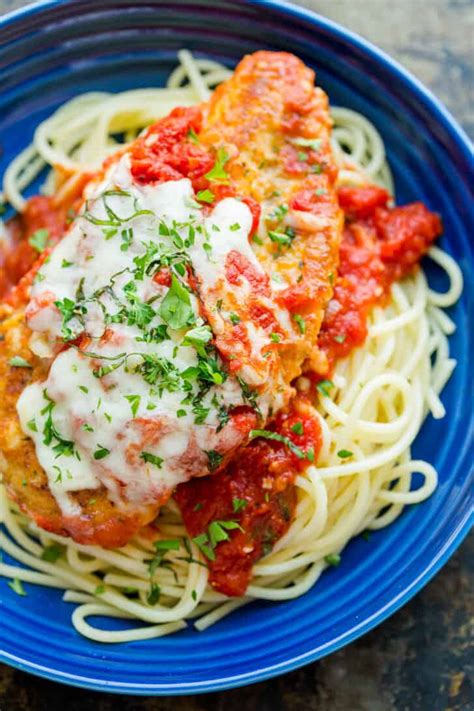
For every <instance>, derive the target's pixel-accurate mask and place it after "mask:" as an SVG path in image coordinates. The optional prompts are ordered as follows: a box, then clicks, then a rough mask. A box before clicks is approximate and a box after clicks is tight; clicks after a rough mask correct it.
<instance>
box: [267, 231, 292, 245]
mask: <svg viewBox="0 0 474 711" xmlns="http://www.w3.org/2000/svg"><path fill="white" fill-rule="evenodd" d="M268 236H269V237H270V239H271V241H272V242H276V243H277V244H286V245H288V244H291V243H292V241H293V239H294V236H295V235H294V233H293V231H292V230H291V228H289V227H287V228H286V230H285V232H275V231H274V230H269V232H268Z"/></svg>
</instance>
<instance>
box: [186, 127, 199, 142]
mask: <svg viewBox="0 0 474 711" xmlns="http://www.w3.org/2000/svg"><path fill="white" fill-rule="evenodd" d="M187 139H188V140H189V141H191V143H195V144H196V145H197V144H198V143H199V138H198V136H197V133H196V131H195V130H194V128H190V129H189V131H188V134H187Z"/></svg>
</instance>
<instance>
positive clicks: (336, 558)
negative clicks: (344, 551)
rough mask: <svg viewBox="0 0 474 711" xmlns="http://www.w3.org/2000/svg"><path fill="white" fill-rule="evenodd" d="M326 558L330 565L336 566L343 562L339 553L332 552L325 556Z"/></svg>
mask: <svg viewBox="0 0 474 711" xmlns="http://www.w3.org/2000/svg"><path fill="white" fill-rule="evenodd" d="M324 560H325V561H326V563H327V564H328V565H332V566H334V567H336V566H338V565H339V563H340V562H341V556H340V555H339V554H338V553H330V554H329V555H327V556H325V557H324Z"/></svg>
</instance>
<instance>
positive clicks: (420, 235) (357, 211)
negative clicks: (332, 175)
mask: <svg viewBox="0 0 474 711" xmlns="http://www.w3.org/2000/svg"><path fill="white" fill-rule="evenodd" d="M388 199H389V195H388V193H387V192H386V190H383V189H382V188H378V187H376V186H367V187H363V188H350V187H343V188H340V189H339V202H340V205H341V207H342V208H343V210H344V212H345V215H346V221H345V227H344V232H343V237H342V242H341V248H340V262H339V269H338V275H337V279H336V282H335V286H334V294H333V297H332V299H331V301H330V303H329V305H328V307H327V309H326V314H325V317H324V321H323V324H322V327H321V330H320V332H319V336H318V346H319V348H320V349H321V350H322V351H323V352H324V353H325V354H326V356H327V372H326V373H324V375H327V374H329V373H330V372H331V369H332V368H333V366H334V364H335V362H336V360H337V359H338V358H343V357H344V356H346V355H348V354H349V353H350V352H351V351H352V349H353V348H355V347H357V346H361V345H362V344H363V343H364V341H365V338H366V336H367V318H368V316H369V314H370V311H371V309H372V308H373V307H374V306H375V305H376V304H380V303H384V302H385V301H386V299H387V297H388V294H389V290H390V286H391V284H392V283H393V282H394V281H397V280H398V279H401V278H402V277H404V276H405V275H407V274H409V273H410V272H411V271H413V269H414V268H415V267H416V265H417V264H418V263H419V261H420V260H421V258H422V257H423V255H424V254H426V252H427V251H428V249H429V247H430V246H431V244H432V243H433V242H434V240H435V239H436V238H437V237H438V236H439V235H440V233H441V229H442V225H441V220H440V218H439V216H438V215H436V214H434V213H432V212H430V211H429V210H428V209H427V208H426V207H425V206H424V205H423V204H422V203H421V202H415V203H412V204H410V205H404V206H403V207H392V208H389V207H387V202H388Z"/></svg>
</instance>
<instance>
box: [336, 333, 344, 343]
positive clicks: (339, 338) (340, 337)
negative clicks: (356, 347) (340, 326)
mask: <svg viewBox="0 0 474 711" xmlns="http://www.w3.org/2000/svg"><path fill="white" fill-rule="evenodd" d="M334 340H335V341H336V343H344V341H345V340H346V334H345V333H341V334H340V335H339V336H334Z"/></svg>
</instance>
